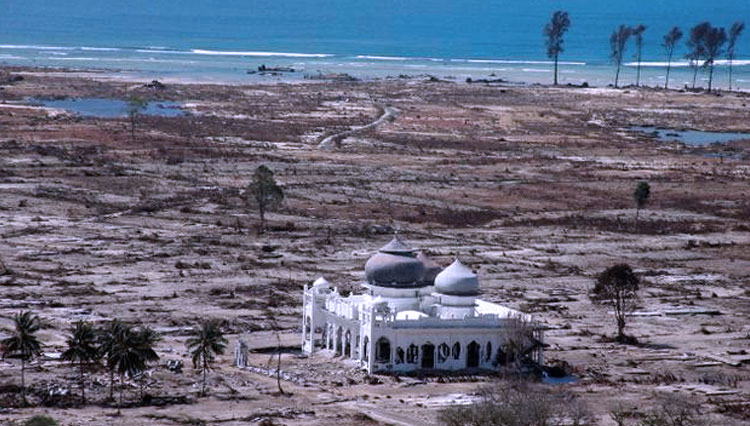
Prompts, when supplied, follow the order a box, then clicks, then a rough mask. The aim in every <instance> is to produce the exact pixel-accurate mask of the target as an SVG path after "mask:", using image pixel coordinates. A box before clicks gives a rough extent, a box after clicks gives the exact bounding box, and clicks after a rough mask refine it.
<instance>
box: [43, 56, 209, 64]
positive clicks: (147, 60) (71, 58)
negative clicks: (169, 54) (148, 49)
mask: <svg viewBox="0 0 750 426" xmlns="http://www.w3.org/2000/svg"><path fill="white" fill-rule="evenodd" d="M46 59H49V60H56V61H88V62H135V63H144V62H145V63H163V64H195V63H197V62H196V61H181V60H174V59H157V58H94V57H88V56H69V57H57V58H53V57H49V58H46Z"/></svg>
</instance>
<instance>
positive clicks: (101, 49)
mask: <svg viewBox="0 0 750 426" xmlns="http://www.w3.org/2000/svg"><path fill="white" fill-rule="evenodd" d="M81 50H91V51H94V52H117V51H119V50H122V49H119V48H117V47H89V46H81Z"/></svg>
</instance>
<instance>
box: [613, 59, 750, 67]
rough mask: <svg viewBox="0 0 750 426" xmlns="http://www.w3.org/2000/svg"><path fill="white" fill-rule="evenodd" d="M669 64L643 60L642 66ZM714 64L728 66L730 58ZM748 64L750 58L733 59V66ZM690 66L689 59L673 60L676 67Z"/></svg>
mask: <svg viewBox="0 0 750 426" xmlns="http://www.w3.org/2000/svg"><path fill="white" fill-rule="evenodd" d="M667 64H668V62H667V61H644V62H641V66H642V67H666V66H667ZM698 64H699V65H701V66H702V65H703V61H700V62H699V63H698ZM624 65H625V66H628V67H637V66H638V62H626V63H625V64H624ZM714 65H718V66H727V65H729V60H728V59H717V60H715V61H714ZM746 65H750V59H735V60H733V61H732V66H735V67H741V66H746ZM689 66H690V62H689V61H684V60H678V61H673V62H672V67H676V68H684V67H689Z"/></svg>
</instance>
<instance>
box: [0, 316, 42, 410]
mask: <svg viewBox="0 0 750 426" xmlns="http://www.w3.org/2000/svg"><path fill="white" fill-rule="evenodd" d="M13 323H14V325H15V329H14V330H13V331H12V332H11V336H10V337H8V338H5V339H3V340H2V342H1V343H2V346H3V358H5V357H6V356H10V357H12V358H20V359H21V398H22V399H23V403H24V405H25V404H27V401H26V361H30V360H32V359H33V358H34V357H37V356H39V355H41V353H42V348H41V346H42V345H41V343H40V342H39V339H38V338H37V336H36V332H37V331H39V328H40V324H39V317H38V316H36V315H32V314H31V312H29V311H26V312H19V313H18V314H16V316H15V317H13Z"/></svg>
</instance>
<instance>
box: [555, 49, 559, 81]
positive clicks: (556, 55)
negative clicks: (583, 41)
mask: <svg viewBox="0 0 750 426" xmlns="http://www.w3.org/2000/svg"><path fill="white" fill-rule="evenodd" d="M557 57H558V54H557V53H556V54H555V86H557Z"/></svg>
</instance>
